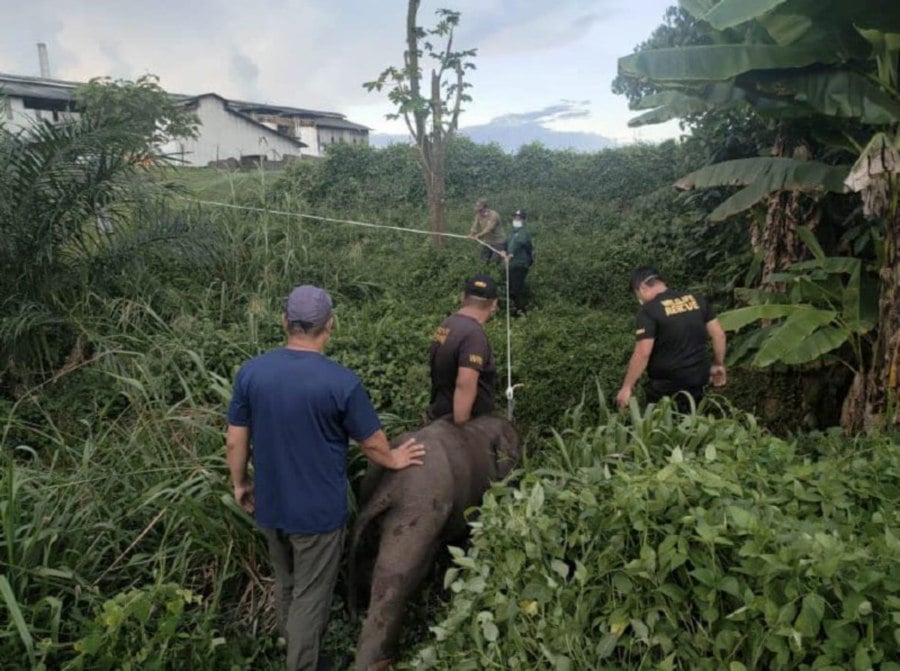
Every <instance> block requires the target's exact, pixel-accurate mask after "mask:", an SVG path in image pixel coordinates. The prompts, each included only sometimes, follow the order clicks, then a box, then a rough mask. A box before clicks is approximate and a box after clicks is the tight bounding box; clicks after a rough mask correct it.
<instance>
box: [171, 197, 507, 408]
mask: <svg viewBox="0 0 900 671" xmlns="http://www.w3.org/2000/svg"><path fill="white" fill-rule="evenodd" d="M181 198H182V200H185V201H188V202H191V203H196V204H198V205H210V206H212V207H223V208H226V209H231V210H240V211H243V212H256V213H258V214H274V215H278V216H281V217H293V218H295V219H310V220H312V221H320V222H323V223H329V224H346V225H348V226H358V227H362V228H375V229H381V230H386V231H397V232H398V233H412V234H415V235H431V236H440V237H442V238H455V239H457V240H467V241H470V242H476V243H478V244H479V245H481V246H482V247H486V248H487V249H490V250H491V251H492V252H493V253H494V254H497V255H498V256H499V255H501V252H500V250H499V249H496V248H495V247H492V246H491V245H489V244H488V243H486V242H484V241H483V240H479V239H478V238H473V237H470V236H468V235H460V234H459V233H444V232H435V231H423V230H422V229H418V228H402V227H400V226H388V225H387V224H373V223H372V222H369V221H354V220H352V219H336V218H334V217H324V216H321V215H317V214H304V213H302V212H288V211H286V210H270V209H268V208H264V207H252V206H249V205H234V204H232V203H220V202H218V201H214V200H202V199H199V198H188V197H186V196H181ZM503 267H504V271H505V274H506V418H507V419H508V420H509V421H512V419H513V408H514V407H515V404H516V400H515V389H516V387H518V386H520V385H514V384H513V381H512V315H511V312H510V306H509V263H504V264H503Z"/></svg>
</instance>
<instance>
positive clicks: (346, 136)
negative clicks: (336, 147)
mask: <svg viewBox="0 0 900 671" xmlns="http://www.w3.org/2000/svg"><path fill="white" fill-rule="evenodd" d="M368 140H369V135H368V133H366V132H364V131H357V130H351V129H349V128H323V127H321V126H320V127H319V128H318V143H317V145H318V147H319V153H320V154H324V153H325V152H326V151H327V150H328V145H331V144H335V143H338V142H343V143H345V144H367V143H368Z"/></svg>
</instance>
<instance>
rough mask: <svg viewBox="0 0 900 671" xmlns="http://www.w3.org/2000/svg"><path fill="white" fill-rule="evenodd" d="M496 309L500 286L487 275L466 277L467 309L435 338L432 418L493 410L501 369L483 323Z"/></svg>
mask: <svg viewBox="0 0 900 671" xmlns="http://www.w3.org/2000/svg"><path fill="white" fill-rule="evenodd" d="M495 312H497V285H496V283H495V282H494V280H493V279H492V278H491V277H489V276H487V275H477V276H475V277H471V278H469V279H468V280H466V287H465V292H464V293H463V300H462V307H461V308H460V309H459V310H458V311H457V312H455V313H453V314H452V315H450V316H449V317H447V318H446V319H445V320H444V321H443V322H442V323H441V325H440V326H439V327H438V329H437V331H435V333H434V336H432V339H431V349H430V351H429V357H428V358H429V363H430V367H431V402H430V404H429V406H428V417H429V419H437V418H438V417H443V416H444V415H451V414H452V415H453V421H454V422H456V423H457V424H462V423H463V422H466V421H468V420H469V419H471V418H473V417H478V416H479V415H486V414H488V413H490V412H491V411H492V410H493V409H494V384H495V381H496V378H497V367H496V366H495V365H494V355H493V354H492V353H491V345H490V343H489V342H488V339H487V334H486V333H485V332H484V327H483V324H484V323H485V322H487V320H489V319H490V318H491V317H492V316H493V315H494V313H495Z"/></svg>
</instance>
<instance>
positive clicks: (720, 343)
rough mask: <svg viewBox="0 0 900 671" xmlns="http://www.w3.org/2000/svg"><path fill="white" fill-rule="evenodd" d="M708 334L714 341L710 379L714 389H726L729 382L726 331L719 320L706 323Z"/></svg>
mask: <svg viewBox="0 0 900 671" xmlns="http://www.w3.org/2000/svg"><path fill="white" fill-rule="evenodd" d="M706 333H707V334H708V335H709V339H710V340H711V341H712V348H713V363H712V366H711V367H710V369H709V379H710V381H711V382H712V384H713V386H714V387H724V386H725V383H726V382H727V381H728V375H727V373H726V371H725V330H724V329H723V328H722V325H721V324H720V323H719V320H718V319H712V320H710V321H708V322H706Z"/></svg>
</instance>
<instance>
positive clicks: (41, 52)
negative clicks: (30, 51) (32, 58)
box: [37, 42, 50, 79]
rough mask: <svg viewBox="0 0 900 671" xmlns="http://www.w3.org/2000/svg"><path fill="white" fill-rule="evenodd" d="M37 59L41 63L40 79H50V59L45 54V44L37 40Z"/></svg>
mask: <svg viewBox="0 0 900 671" xmlns="http://www.w3.org/2000/svg"><path fill="white" fill-rule="evenodd" d="M37 48H38V61H40V63H41V79H50V59H49V58H48V56H47V45H46V44H44V43H43V42H38V45H37Z"/></svg>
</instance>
